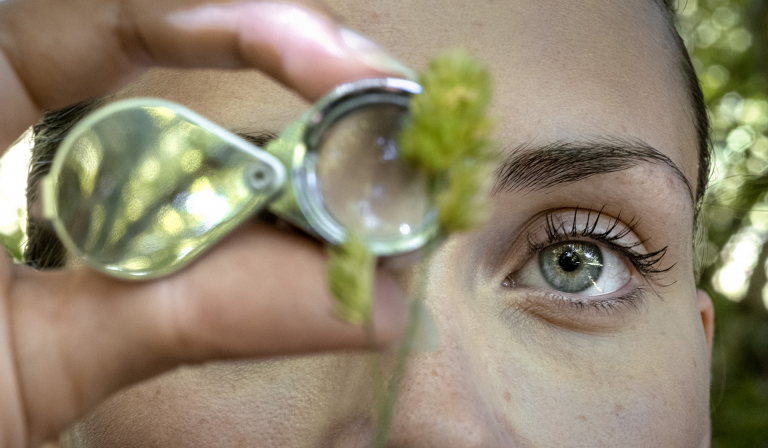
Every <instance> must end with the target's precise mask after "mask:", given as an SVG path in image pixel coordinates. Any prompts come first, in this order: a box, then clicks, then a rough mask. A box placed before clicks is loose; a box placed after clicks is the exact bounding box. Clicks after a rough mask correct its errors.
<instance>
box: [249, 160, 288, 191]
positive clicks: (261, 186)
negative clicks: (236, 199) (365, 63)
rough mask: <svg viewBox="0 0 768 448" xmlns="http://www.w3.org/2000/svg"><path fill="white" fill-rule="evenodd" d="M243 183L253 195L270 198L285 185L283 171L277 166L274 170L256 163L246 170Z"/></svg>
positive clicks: (261, 163) (266, 165) (271, 167)
mask: <svg viewBox="0 0 768 448" xmlns="http://www.w3.org/2000/svg"><path fill="white" fill-rule="evenodd" d="M277 171H281V172H277ZM245 181H246V184H247V185H248V186H249V187H251V189H252V190H253V193H255V194H263V195H265V196H271V195H272V194H273V193H275V192H277V191H278V190H279V189H280V188H281V187H282V186H283V184H285V170H284V169H283V168H282V166H279V165H278V170H276V169H275V167H273V166H270V165H269V164H266V163H263V162H256V163H254V164H253V165H251V166H250V167H249V168H248V170H246V173H245Z"/></svg>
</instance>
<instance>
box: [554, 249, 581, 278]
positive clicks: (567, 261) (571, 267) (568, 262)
mask: <svg viewBox="0 0 768 448" xmlns="http://www.w3.org/2000/svg"><path fill="white" fill-rule="evenodd" d="M557 263H558V264H559V265H560V267H561V268H562V269H563V270H564V271H565V272H573V271H575V270H576V269H579V267H580V266H581V257H579V254H578V253H576V251H574V250H571V249H566V250H565V251H563V253H562V254H561V255H560V258H558V260H557Z"/></svg>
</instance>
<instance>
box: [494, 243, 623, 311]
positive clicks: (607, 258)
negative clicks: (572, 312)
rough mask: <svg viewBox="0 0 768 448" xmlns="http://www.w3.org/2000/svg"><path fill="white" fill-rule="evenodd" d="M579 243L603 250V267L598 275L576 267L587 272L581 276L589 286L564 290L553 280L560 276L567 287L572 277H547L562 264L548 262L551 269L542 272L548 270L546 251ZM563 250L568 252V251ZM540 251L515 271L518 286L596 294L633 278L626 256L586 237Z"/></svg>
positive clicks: (611, 290)
mask: <svg viewBox="0 0 768 448" xmlns="http://www.w3.org/2000/svg"><path fill="white" fill-rule="evenodd" d="M580 246H581V247H589V246H593V247H594V249H596V250H597V253H599V254H600V262H601V265H600V266H599V268H600V270H599V273H598V275H597V278H592V276H591V275H589V274H590V273H589V271H586V270H582V269H578V268H577V269H575V271H581V272H577V275H578V274H580V273H586V278H583V279H580V280H581V282H584V283H588V284H590V286H587V287H586V288H583V289H580V290H578V291H564V290H559V289H557V287H558V286H557V285H554V284H553V283H554V282H556V281H558V280H561V284H562V285H563V286H562V287H563V288H565V287H566V286H565V285H567V284H568V282H569V280H570V279H567V278H565V279H562V278H561V279H550V278H548V277H553V276H557V275H558V273H557V269H558V267H559V266H549V267H548V268H549V270H550V271H551V272H543V271H545V270H546V268H545V267H544V262H543V261H542V260H544V259H548V256H547V255H548V254H545V252H543V251H546V250H551V251H554V252H555V253H558V252H557V251H558V250H559V249H565V250H570V249H571V248H577V247H580ZM561 253H562V254H565V253H566V252H561ZM538 254H539V256H538V257H537V258H538V260H535V259H533V258H531V259H529V260H528V262H527V263H526V264H525V266H523V268H522V269H520V270H519V271H517V272H516V273H515V274H514V277H513V278H514V283H515V286H522V287H528V288H536V289H539V290H542V291H547V290H549V292H556V293H557V294H567V295H569V296H571V297H594V296H607V295H610V294H613V293H615V292H616V291H618V290H620V289H622V288H623V287H624V286H625V285H626V284H627V283H629V281H630V280H631V278H632V272H631V270H630V267H629V266H627V264H626V263H625V262H624V261H623V260H621V258H620V255H619V254H617V253H616V252H614V251H613V250H611V249H608V248H605V247H602V248H600V247H599V245H596V244H593V243H588V242H585V241H583V240H576V241H567V242H561V243H555V244H552V245H549V246H547V247H545V248H542V249H540V250H539V251H538ZM560 259H561V260H562V255H561V256H560ZM561 270H562V271H563V273H562V277H567V276H568V273H567V271H566V270H565V269H561ZM508 278H509V277H508ZM576 282H577V283H578V282H579V280H576Z"/></svg>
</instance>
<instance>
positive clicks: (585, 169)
mask: <svg viewBox="0 0 768 448" xmlns="http://www.w3.org/2000/svg"><path fill="white" fill-rule="evenodd" d="M641 163H652V164H660V165H662V166H664V167H666V168H669V169H670V170H671V171H672V173H673V174H674V175H675V176H676V177H677V178H678V179H679V180H680V181H682V182H683V184H684V185H685V188H686V189H687V190H688V195H689V196H690V198H691V201H693V197H694V196H693V188H692V187H691V183H690V182H689V181H688V179H686V178H685V176H684V175H683V173H682V171H680V169H679V168H678V167H677V165H675V163H674V162H672V160H671V159H670V158H669V157H667V156H665V155H664V154H662V153H661V152H660V151H659V150H658V149H655V148H653V147H651V146H650V145H648V144H646V143H643V142H642V141H639V140H624V139H618V138H602V139H596V140H588V141H562V140H561V141H556V142H553V143H549V144H546V145H543V146H533V145H532V144H531V143H525V144H522V145H520V146H518V147H517V148H515V149H514V150H513V151H512V153H511V154H510V155H509V156H508V157H507V158H506V159H505V160H504V161H503V162H502V163H501V166H499V167H498V168H497V169H496V172H495V174H496V184H495V186H494V188H493V194H497V193H499V192H502V191H508V192H511V191H520V190H533V191H536V190H544V189H547V188H551V187H555V186H557V185H561V184H565V183H570V182H576V181H579V180H582V179H586V178H588V177H591V176H594V175H597V174H606V173H613V172H616V171H623V170H627V169H630V168H633V167H635V166H638V165H639V164H641Z"/></svg>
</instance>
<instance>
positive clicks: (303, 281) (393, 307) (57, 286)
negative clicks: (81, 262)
mask: <svg viewBox="0 0 768 448" xmlns="http://www.w3.org/2000/svg"><path fill="white" fill-rule="evenodd" d="M237 233H238V235H236V236H235V237H230V238H228V239H226V240H224V241H223V242H222V244H220V245H219V246H218V247H216V248H215V249H214V250H212V251H211V252H210V253H209V254H208V255H207V256H206V257H205V258H204V259H202V260H200V261H199V262H198V263H196V264H194V265H192V266H191V267H190V268H188V269H186V270H185V271H182V272H181V273H180V274H178V275H175V276H173V277H170V278H167V279H164V280H160V281H156V282H145V283H129V282H122V281H115V280H113V279H109V278H106V277H104V276H101V275H99V274H96V273H94V272H92V271H90V270H85V269H83V270H78V271H75V272H71V271H70V272H62V273H54V274H45V273H40V272H32V271H23V272H22V273H21V274H20V275H19V276H18V277H17V279H16V280H15V282H14V284H13V285H14V286H13V288H12V302H11V307H10V310H11V311H10V312H11V321H12V335H13V341H14V343H15V353H16V355H17V366H18V371H19V377H20V379H19V383H20V384H21V389H22V397H23V401H24V403H25V405H26V411H27V416H28V422H29V428H30V433H31V434H32V435H33V436H35V435H36V436H37V439H39V440H43V439H42V438H41V437H43V438H45V437H51V436H54V435H55V434H57V433H58V432H59V431H61V430H62V429H63V428H65V427H66V426H68V425H69V424H71V423H72V422H74V421H76V420H77V418H78V417H81V416H82V415H83V414H84V413H86V412H87V411H88V410H89V409H91V408H92V407H94V406H95V405H96V404H97V403H99V402H100V401H101V400H103V399H104V398H106V397H107V396H108V395H109V394H111V393H113V392H114V391H116V390H118V389H120V388H122V387H124V386H126V385H128V384H130V383H133V382H136V381H140V380H142V379H144V378H147V377H149V376H152V375H155V374H157V373H159V372H161V371H163V370H166V369H169V368H172V367H174V366H176V365H178V364H180V363H194V362H202V361H205V360H210V359H221V358H232V357H259V356H267V355H278V354H280V355H287V354H295V353H307V352H314V351H325V350H334V349H364V348H370V343H369V341H368V339H367V338H366V334H365V331H364V330H363V329H362V328H361V327H360V326H357V325H353V324H350V323H347V322H344V321H341V320H340V319H338V318H336V317H335V316H334V313H333V299H332V297H331V295H330V293H329V292H328V290H327V287H326V286H325V285H326V282H325V262H326V256H325V254H324V252H323V250H322V249H321V248H319V247H318V246H316V245H314V244H313V243H311V242H308V241H307V240H306V239H305V238H300V237H296V236H293V235H288V234H284V233H280V232H278V231H276V230H271V229H266V228H263V227H260V226H259V225H254V224H249V225H247V226H246V228H243V229H240V230H239V231H238V232H237ZM403 302H404V300H403V298H402V295H401V294H400V292H399V290H398V288H397V286H395V284H394V282H393V281H391V280H389V279H388V278H386V277H384V276H381V275H379V276H378V278H377V284H376V291H375V300H374V321H373V324H374V333H375V335H376V336H375V337H376V344H377V345H380V346H382V345H387V344H392V343H394V341H395V340H396V339H397V338H398V337H399V336H400V334H401V332H402V329H403V322H404V312H405V311H404V309H405V306H404V303H403ZM37 439H35V440H37Z"/></svg>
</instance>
